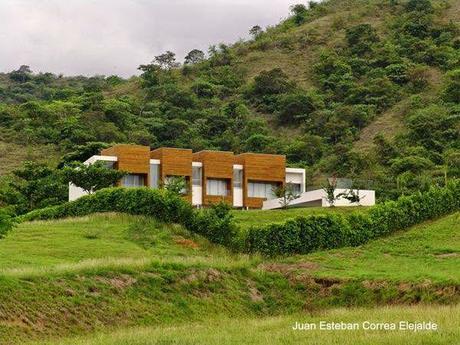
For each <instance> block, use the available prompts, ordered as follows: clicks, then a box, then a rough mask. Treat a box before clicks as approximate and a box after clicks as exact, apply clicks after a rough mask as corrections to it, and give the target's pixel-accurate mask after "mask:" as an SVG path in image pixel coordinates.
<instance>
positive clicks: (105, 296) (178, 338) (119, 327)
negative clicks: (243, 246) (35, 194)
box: [0, 209, 460, 345]
mask: <svg viewBox="0 0 460 345" xmlns="http://www.w3.org/2000/svg"><path fill="white" fill-rule="evenodd" d="M305 211H306V210H292V211H288V212H287V213H280V214H282V215H283V217H285V216H286V215H288V216H289V215H291V216H296V215H298V213H300V212H305ZM278 212H279V211H273V212H269V213H267V216H268V217H269V218H271V219H270V221H271V220H273V219H275V218H276V217H278ZM308 212H320V211H319V210H315V209H309V210H308ZM326 212H330V211H329V210H326ZM345 212H347V211H346V210H345ZM249 214H254V215H256V216H258V217H260V216H261V213H260V212H241V213H240V214H238V215H237V217H238V216H240V215H241V216H245V217H247V215H249ZM272 216H273V217H272ZM458 217H459V214H458V213H457V214H455V215H451V216H449V217H445V218H443V219H440V220H438V221H434V222H429V223H425V224H422V225H420V226H417V227H414V228H412V229H410V230H408V231H407V232H401V233H399V234H396V235H395V236H392V237H388V238H384V239H379V240H376V241H374V242H372V243H369V244H367V245H365V246H362V247H359V248H342V249H339V250H333V251H324V252H318V253H313V254H310V255H304V256H294V257H284V258H277V259H270V260H268V259H264V258H262V257H258V256H255V257H248V256H246V255H236V254H232V253H229V252H228V251H227V250H225V249H223V248H220V247H216V246H213V245H211V244H209V243H208V242H207V241H206V240H204V239H202V238H200V237H198V236H193V235H191V234H189V233H187V232H186V231H185V230H184V229H182V228H181V227H178V226H165V225H163V224H159V223H157V222H155V221H153V220H151V219H147V218H144V217H135V216H128V215H118V214H99V215H92V216H88V217H82V218H75V219H72V218H71V219H64V220H59V221H38V222H32V223H24V224H20V225H19V226H18V227H17V228H16V229H14V230H13V231H12V232H11V233H10V234H9V235H8V236H7V237H6V238H5V239H3V240H1V241H0V300H1V307H0V344H2V345H4V344H7V345H10V344H14V345H16V344H22V343H24V342H26V341H29V340H30V341H32V340H34V341H38V342H39V343H40V344H42V343H43V342H45V341H47V340H49V341H51V342H54V343H53V344H101V345H102V344H127V345H130V344H138V345H140V344H201V343H206V344H226V343H228V344H230V343H242V342H244V343H249V344H262V343H267V339H269V340H273V342H271V343H274V344H276V343H280V344H291V343H292V344H295V343H299V342H301V341H303V340H304V339H305V342H308V341H309V339H315V340H318V339H319V340H318V342H317V343H318V344H329V343H332V344H333V343H334V341H335V342H336V343H337V342H339V338H338V337H339V336H340V334H341V333H321V334H319V335H314V334H310V333H308V334H306V333H304V332H301V333H296V332H291V331H290V330H289V325H290V324H291V323H292V322H294V321H295V320H310V319H311V320H318V319H319V318H326V319H334V318H341V316H340V315H342V314H344V318H345V317H346V318H348V319H349V320H361V319H366V318H368V317H372V318H374V317H375V318H378V317H379V315H382V317H383V316H384V315H386V314H382V313H381V309H380V308H378V309H373V308H374V307H376V306H383V305H396V304H397V305H399V307H395V308H390V309H388V313H389V314H388V315H389V316H388V318H389V320H392V319H399V318H403V317H408V318H411V320H416V319H417V320H419V319H423V320H425V319H427V318H435V319H436V320H439V323H440V324H442V325H444V326H443V327H444V328H443V329H442V332H439V333H436V334H433V335H431V334H425V336H423V337H422V336H420V335H418V334H416V335H415V336H414V337H412V338H411V341H413V343H414V344H417V343H421V342H422V340H423V339H425V340H426V339H427V341H429V342H426V343H427V344H430V343H433V344H444V343H446V344H448V343H452V342H451V339H452V338H453V337H454V336H458V334H456V333H454V331H455V330H456V328H454V327H452V324H453V323H454V322H455V321H456V320H457V319H458V317H457V319H456V318H453V317H451V316H449V315H450V314H452V313H457V314H458V308H457V309H455V308H449V307H440V306H433V305H432V304H435V305H439V304H455V303H458V302H459V298H458V297H459V294H458V289H459V280H460V275H459V272H458V267H459V261H458V253H459V242H460V241H459V230H460V229H459V224H460V222H459V221H458ZM247 219H248V218H247ZM280 220H281V219H280ZM411 304H417V305H418V306H417V307H415V308H406V307H404V305H406V306H407V305H411ZM356 307H366V308H367V309H354V308H356ZM331 308H352V309H346V310H349V314H348V312H346V311H345V309H337V310H335V311H330V312H326V310H331ZM385 310H386V309H385ZM290 315H294V316H290ZM420 316H423V318H422V317H420ZM457 316H458V315H457ZM203 320H209V321H203ZM457 321H458V320H457ZM139 326H141V327H143V328H140V329H139V328H136V327H139ZM214 329H218V333H215V334H214V333H213V330H214ZM252 329H253V331H252ZM241 330H243V331H241ZM250 330H251V332H250ZM108 333H110V335H108ZM245 333H248V334H251V336H250V337H248V335H247V334H245ZM91 334H98V335H95V336H92V335H91ZM99 334H100V335H99ZM286 335H288V337H287V336H286ZM75 336H77V337H78V336H87V337H88V338H78V339H75V338H74V337H75ZM320 336H321V337H320ZM63 337H70V338H69V340H62V338H63ZM402 337H403V334H400V333H399V332H393V333H385V334H382V333H379V332H376V333H370V334H368V333H363V332H357V333H353V334H352V335H350V340H349V341H350V342H349V343H350V344H351V343H354V344H360V343H363V344H365V343H366V341H369V340H372V341H373V342H372V343H382V344H383V343H386V344H394V343H398V341H399V340H400V339H402ZM243 338H244V339H243ZM243 340H247V341H243ZM374 340H375V341H374ZM320 341H321V342H320ZM342 343H343V342H342ZM345 344H346V343H345Z"/></svg>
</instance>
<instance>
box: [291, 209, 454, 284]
mask: <svg viewBox="0 0 460 345" xmlns="http://www.w3.org/2000/svg"><path fill="white" fill-rule="evenodd" d="M284 262H285V263H286V264H293V267H296V266H295V265H296V264H297V265H301V264H302V263H303V264H305V263H311V265H310V267H312V268H311V269H309V272H311V273H312V274H313V275H315V276H318V277H335V278H342V279H382V280H383V279H384V280H393V281H412V282H415V281H417V282H422V281H425V282H435V283H445V282H451V283H455V284H460V274H459V267H460V213H458V212H457V213H456V214H453V215H450V216H448V217H445V218H443V219H440V220H437V221H432V222H426V223H423V224H421V225H418V226H415V227H413V228H412V229H410V230H409V231H404V232H400V233H397V234H395V235H394V236H391V237H388V238H383V239H378V240H376V241H373V242H370V243H368V244H366V245H363V246H361V247H357V248H342V249H336V250H329V251H322V252H317V253H312V254H309V255H303V256H294V257H290V258H288V259H285V260H284ZM307 267H308V265H307Z"/></svg>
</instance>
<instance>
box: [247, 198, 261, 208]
mask: <svg viewBox="0 0 460 345" xmlns="http://www.w3.org/2000/svg"><path fill="white" fill-rule="evenodd" d="M265 200H266V199H264V198H246V199H245V200H243V202H244V206H245V207H249V208H262V205H263V202H264V201H265Z"/></svg>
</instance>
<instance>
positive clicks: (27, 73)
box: [0, 0, 460, 213]
mask: <svg viewBox="0 0 460 345" xmlns="http://www.w3.org/2000/svg"><path fill="white" fill-rule="evenodd" d="M456 6H457V4H456V3H455V2H454V1H452V2H447V1H434V0H433V1H430V0H423V1H420V0H408V1H403V0H401V1H398V0H396V1H393V0H391V1H383V2H382V1H373V0H366V1H363V0H329V1H324V2H322V3H318V4H316V3H313V2H312V3H310V7H309V8H307V7H306V6H303V5H298V6H294V7H293V8H292V15H291V16H290V17H289V18H287V19H286V20H284V21H282V22H281V23H280V24H279V25H277V26H275V27H270V28H268V29H267V30H265V31H264V30H261V29H260V28H258V27H254V28H253V29H251V33H252V34H253V38H252V39H251V40H249V41H240V42H237V43H235V44H233V45H225V44H220V45H218V46H212V47H210V49H209V52H208V55H207V57H205V54H204V53H203V52H200V51H198V50H193V51H192V52H190V54H188V56H187V58H186V61H185V64H184V65H183V66H179V64H178V63H177V62H176V60H175V55H174V54H173V53H171V52H167V53H165V54H162V55H159V56H157V57H155V59H154V60H153V62H152V63H150V64H146V65H141V66H140V67H139V70H140V72H141V75H140V77H133V78H131V79H129V80H124V79H121V78H119V77H117V76H110V77H104V76H94V77H90V78H87V77H64V76H56V75H53V74H51V73H39V74H34V73H32V71H31V70H30V68H29V67H27V66H21V68H19V69H18V70H16V71H13V72H11V73H6V74H1V75H0V101H1V103H0V136H1V141H2V142H4V143H9V145H10V146H11V145H24V146H25V147H27V148H28V149H27V150H30V151H33V150H34V148H39V147H47V148H49V149H48V151H47V154H49V155H50V156H56V157H60V158H58V159H57V160H58V161H59V162H58V164H57V166H42V165H39V164H37V163H34V164H29V165H28V166H26V167H22V168H19V170H17V171H15V172H14V173H13V174H10V175H8V176H6V177H5V176H4V177H3V181H0V190H1V192H0V203H3V204H4V205H12V206H14V207H13V209H12V210H13V212H16V213H25V212H27V211H30V210H31V209H34V208H37V207H43V206H48V205H54V204H59V203H61V202H62V201H63V200H65V198H66V184H65V183H64V181H62V179H61V178H60V176H59V175H60V171H59V170H57V169H56V168H57V167H62V166H63V165H64V164H66V163H69V162H71V161H74V160H78V161H82V160H85V159H86V158H88V157H89V156H91V155H92V154H94V153H96V152H97V151H98V150H100V148H101V147H104V146H107V145H109V144H110V143H115V142H117V143H119V142H128V143H138V144H144V145H150V146H151V147H158V146H177V147H189V148H192V149H194V150H200V149H205V148H207V149H220V150H232V151H234V152H241V151H257V152H270V153H282V154H286V155H287V158H288V161H289V163H292V164H295V165H301V166H305V167H307V168H308V171H309V177H308V183H309V184H319V183H320V181H321V178H322V177H324V176H331V175H336V176H339V177H350V178H353V179H355V184H356V186H366V187H372V188H375V189H377V192H378V193H377V195H378V196H379V198H380V199H381V200H384V199H395V198H397V197H398V196H400V195H403V194H409V193H411V192H413V191H416V190H427V189H428V188H429V186H430V185H433V184H436V185H444V184H445V182H446V181H447V180H448V179H450V178H452V177H458V176H460V170H459V169H460V153H459V150H460V134H459V133H460V116H459V114H460V95H459V91H458V90H459V89H460V37H459V28H458V26H457V25H456V24H455V22H456V21H457V22H458V19H459V18H458V17H456V16H458V11H457V12H456ZM356 8H359V11H356V10H355V9H356ZM452 8H453V10H452ZM376 13H377V15H376ZM452 13H453V14H452ZM324 23H326V24H327V25H324ZM326 27H327V29H326ZM394 113H400V114H401V115H400V116H399V117H396V118H395V119H394V118H393V117H394V116H393V117H392V114H394ZM388 118H390V119H392V120H391V121H390V123H389V125H388V126H387V127H385V128H383V129H382V131H381V132H380V131H376V130H374V128H375V127H378V125H377V124H379V123H380V122H381V121H385V120H386V119H388ZM379 121H380V122H379ZM366 131H369V132H370V133H371V134H372V135H370V137H369V138H368V139H367V141H368V142H367V143H366V145H364V146H363V145H362V143H363V140H364V139H363V135H364V134H368V132H366ZM363 133H364V134H363ZM364 141H365V140H364ZM10 146H8V145H7V146H6V149H3V152H4V156H5V157H7V156H8V147H10ZM11 147H13V146H11ZM24 150H25V149H24ZM31 156H33V155H32V154H31ZM50 156H47V157H43V158H45V160H50V158H51V157H50ZM2 159H3V160H2ZM6 159H7V158H0V160H2V161H1V163H4V164H0V165H5V166H6V165H7V164H6V162H5V160H6ZM51 161H55V160H51ZM48 165H49V164H48ZM6 172H7V171H0V174H1V173H3V174H5V173H6ZM50 183H52V187H50V186H51V184H50ZM45 189H47V190H45Z"/></svg>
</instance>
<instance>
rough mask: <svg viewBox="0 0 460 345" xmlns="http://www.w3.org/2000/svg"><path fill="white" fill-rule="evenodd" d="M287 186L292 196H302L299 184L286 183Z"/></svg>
mask: <svg viewBox="0 0 460 345" xmlns="http://www.w3.org/2000/svg"><path fill="white" fill-rule="evenodd" d="M288 185H289V186H290V188H291V190H292V193H293V194H295V195H300V194H302V185H301V184H300V183H288Z"/></svg>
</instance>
